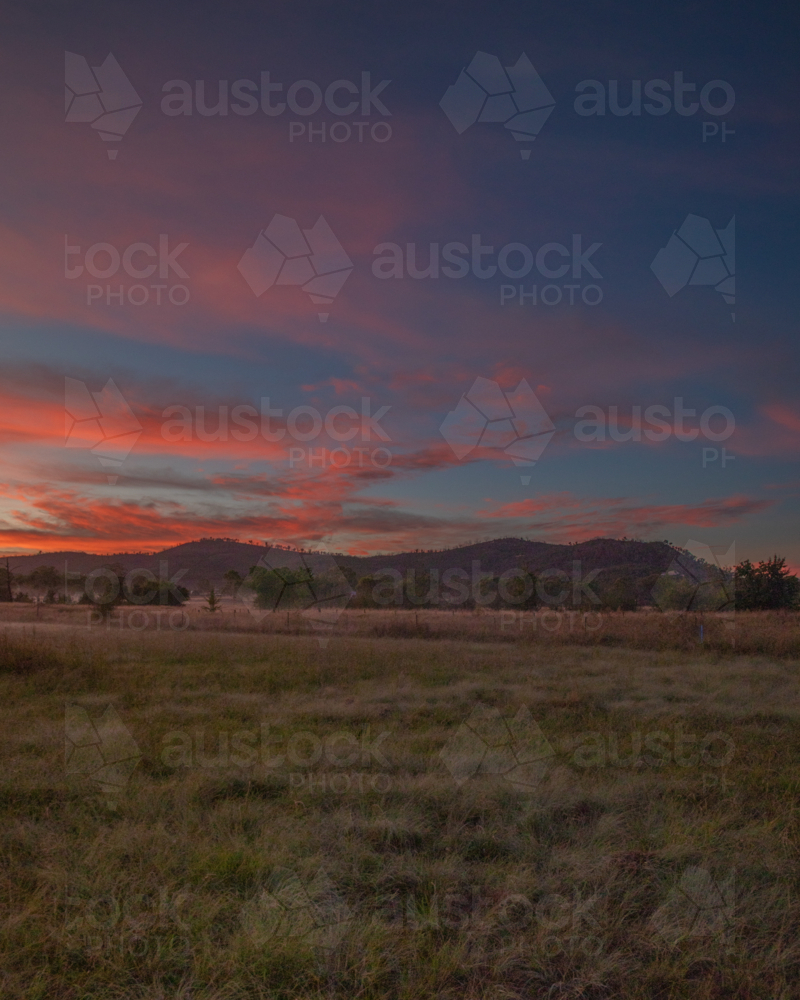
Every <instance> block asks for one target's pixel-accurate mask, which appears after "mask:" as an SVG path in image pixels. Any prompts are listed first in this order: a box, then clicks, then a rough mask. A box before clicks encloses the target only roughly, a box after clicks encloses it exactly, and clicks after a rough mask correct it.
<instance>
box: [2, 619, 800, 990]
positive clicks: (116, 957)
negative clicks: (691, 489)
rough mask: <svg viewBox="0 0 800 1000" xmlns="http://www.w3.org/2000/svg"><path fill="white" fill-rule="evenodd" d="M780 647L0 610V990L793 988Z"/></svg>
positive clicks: (796, 721)
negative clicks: (35, 626) (758, 651)
mask: <svg viewBox="0 0 800 1000" xmlns="http://www.w3.org/2000/svg"><path fill="white" fill-rule="evenodd" d="M799 666H800V663H798V660H797V659H793V658H791V657H784V658H781V659H778V658H770V657H767V656H758V655H749V656H743V655H739V654H738V653H736V654H735V653H729V654H727V655H722V654H720V653H716V652H714V651H713V650H712V651H709V650H708V649H705V650H703V649H698V650H696V651H694V652H680V651H674V650H668V649H664V650H658V649H652V650H648V649H624V648H607V647H604V646H602V645H586V646H581V645H568V644H560V645H559V644H542V645H536V644H533V643H522V642H513V643H512V642H504V641H502V640H501V639H499V638H498V639H496V640H495V641H483V642H477V641H463V640H462V641H459V640H458V639H452V638H451V639H446V638H435V637H433V638H431V637H429V638H426V639H424V640H422V639H413V638H411V639H409V638H402V637H391V636H387V637H385V638H375V637H372V638H370V637H366V636H363V637H362V636H358V635H352V636H339V637H334V638H331V639H330V641H329V642H328V644H327V645H326V646H325V648H320V644H319V643H318V642H317V640H316V639H315V638H313V637H306V636H302V635H301V636H292V635H280V634H269V635H260V634H239V633H234V632H230V633H225V632H217V633H213V632H202V631H193V630H189V631H185V632H176V633H170V632H156V631H143V632H140V633H135V632H130V631H123V630H117V631H95V630H89V631H87V630H86V629H83V630H78V629H74V630H73V629H69V628H65V629H64V628H62V629H56V628H55V627H52V626H51V627H50V629H49V630H48V629H47V627H40V629H39V631H38V632H34V631H33V630H32V628H31V627H27V626H26V627H17V628H16V629H12V628H8V629H7V630H6V631H5V632H4V631H3V630H2V628H0V713H2V725H0V733H1V734H2V744H3V745H2V752H3V762H4V767H3V772H2V782H1V784H0V809H1V810H2V815H1V816H0V837H1V838H2V855H1V856H2V869H1V871H0V878H1V879H2V893H1V895H0V898H2V908H3V912H2V933H3V938H4V942H3V952H4V955H5V958H4V961H3V963H2V969H1V970H0V995H2V996H3V997H4V998H5V997H9V998H14V1000H17V998H23V997H24V998H42V1000H44V998H47V1000H67V998H69V1000H73V998H74V1000H84V998H86V1000H89V998H91V1000H95V998H98V1000H99V998H112V997H113V998H142V1000H159V998H183V1000H190V998H191V1000H223V998H224V1000H228V998H230V1000H233V998H237V1000H239V998H267V997H286V998H289V997H292V998H332V997H348V998H363V1000H373V998H395V997H396V998H403V1000H406V998H408V1000H411V998H414V1000H417V998H419V1000H427V998H432V997H437V998H438V997H448V998H449V997H453V998H456V997H458V998H463V1000H473V998H474V1000H477V998H487V1000H488V998H491V1000H500V998H519V1000H522V998H539V997H541V998H579V997H584V998H592V1000H599V998H609V1000H610V998H626V1000H627V998H630V1000H654V998H664V1000H666V998H673V997H675V998H684V997H686V998H689V997H691V998H693V1000H711V998H722V997H725V998H737V1000H739V998H741V1000H745V998H756V997H757V998H764V1000H792V998H796V997H798V996H800V943H799V942H798V935H797V928H798V926H800V898H799V897H798V887H799V881H800V880H799V879H798V874H799V873H800V866H799V865H798V854H797V845H798V832H800V831H799V830H798V787H799V785H800V781H799V778H800V702H799V701H798V697H797V694H798V667H799Z"/></svg>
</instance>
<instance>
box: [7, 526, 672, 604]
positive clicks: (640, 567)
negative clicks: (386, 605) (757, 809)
mask: <svg viewBox="0 0 800 1000" xmlns="http://www.w3.org/2000/svg"><path fill="white" fill-rule="evenodd" d="M265 551H266V547H265V546H264V545H253V544H248V543H246V542H236V541H233V540H232V539H226V538H203V539H200V540H199V541H196V542H186V543H185V544H183V545H176V546H174V547H173V548H169V549H164V550H163V552H157V553H154V554H145V553H130V552H119V553H115V554H113V555H92V554H90V553H87V552H72V551H64V552H45V553H42V554H40V555H35V556H12V557H10V558H9V567H10V569H11V572H12V573H13V574H15V575H25V574H28V573H30V572H31V571H32V570H34V569H36V568H37V567H39V566H53V567H55V568H56V569H57V570H58V571H59V573H63V572H64V570H65V569H66V570H68V571H69V572H71V573H78V574H81V575H85V574H87V573H90V572H91V571H92V570H95V569H99V568H101V567H103V566H109V565H117V566H121V567H123V568H124V569H125V570H126V571H128V570H131V569H147V570H150V572H152V573H153V574H154V575H155V576H160V575H162V570H164V569H165V570H166V574H167V575H168V576H169V577H170V578H174V577H175V576H176V574H178V573H179V572H180V571H184V572H183V573H181V575H180V578H179V581H178V582H180V583H181V584H182V585H183V586H185V587H188V588H189V589H190V590H198V589H204V588H205V587H207V586H208V585H209V584H213V585H214V586H217V587H219V586H221V583H222V578H223V576H224V574H225V573H226V572H227V571H228V570H231V569H233V570H236V571H237V572H238V573H239V574H240V575H241V576H246V575H247V574H248V572H249V570H250V567H251V566H254V565H255V564H256V563H257V562H258V560H259V559H260V558H261V557H262V556H263V555H264V553H265ZM273 556H274V552H273ZM674 557H675V550H674V549H673V548H672V547H671V546H670V545H669V544H667V543H666V542H637V541H628V540H619V539H613V538H594V539H592V540H591V541H588V542H580V543H578V544H575V545H552V544H550V543H549V542H531V541H527V540H526V539H524V538H496V539H494V540H492V541H487V542H478V543H476V544H473V545H462V546H459V547H458V548H453V549H446V550H443V551H419V552H400V553H396V554H393V555H381V556H348V555H341V554H336V555H335V559H336V561H337V563H338V564H339V565H340V566H342V567H343V568H345V569H349V570H352V573H354V574H355V576H356V577H357V578H361V577H364V576H370V575H374V574H376V573H378V572H379V571H380V570H384V569H388V568H391V569H396V570H399V571H400V572H401V573H402V574H403V575H405V573H406V571H407V570H409V569H413V570H415V571H416V573H421V572H424V571H426V570H438V571H439V573H440V574H441V573H443V572H444V571H445V570H447V569H455V568H458V569H462V570H465V571H466V572H467V573H469V574H470V575H471V574H472V568H473V563H476V562H477V563H479V564H480V567H479V569H480V572H483V573H491V574H493V575H496V576H499V575H500V574H501V573H503V572H504V571H506V570H509V569H514V568H517V567H519V568H523V569H527V570H529V571H530V572H532V573H533V574H534V575H535V576H538V575H539V574H541V573H543V572H544V571H545V570H560V571H563V572H565V573H567V574H569V575H570V576H572V574H573V564H574V563H576V562H579V563H580V573H581V575H582V576H583V577H585V576H586V575H587V574H589V573H591V572H592V571H594V570H599V574H598V576H597V577H596V578H595V579H597V581H598V585H604V584H606V583H608V582H611V581H612V580H624V581H628V582H629V584H630V585H632V586H633V588H634V589H635V590H636V592H637V595H638V599H639V603H643V602H645V601H646V593H647V592H648V591H649V589H650V587H651V586H652V583H653V581H654V579H655V578H656V577H657V576H658V574H660V573H663V572H664V570H666V569H667V567H668V566H669V564H670V562H671V561H672V560H673V559H674ZM272 561H273V560H272V559H271V560H270V562H272ZM279 562H280V560H279V559H275V563H277V564H279ZM275 563H273V564H275ZM162 564H166V565H165V566H162ZM3 565H4V562H3Z"/></svg>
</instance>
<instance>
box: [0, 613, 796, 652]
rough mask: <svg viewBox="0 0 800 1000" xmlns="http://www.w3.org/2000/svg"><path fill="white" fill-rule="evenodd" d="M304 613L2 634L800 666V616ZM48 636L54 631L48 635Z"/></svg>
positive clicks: (28, 620) (20, 618)
mask: <svg viewBox="0 0 800 1000" xmlns="http://www.w3.org/2000/svg"><path fill="white" fill-rule="evenodd" d="M315 619H316V616H315V615H314V614H313V613H312V614H307V615H304V614H302V613H300V612H299V611H289V612H284V611H281V612H275V613H268V612H261V613H258V614H257V615H254V614H252V613H251V612H250V611H249V610H248V609H247V608H246V607H244V606H242V605H240V604H237V603H236V602H234V601H231V600H228V601H223V603H222V607H221V609H220V610H219V611H217V612H214V613H211V612H209V611H208V610H206V609H205V608H203V607H199V606H198V603H197V601H196V600H193V601H192V602H191V603H190V604H187V605H185V606H184V607H178V608H173V607H158V606H154V605H146V606H142V607H132V606H130V605H121V606H119V607H115V608H114V609H113V610H112V611H111V613H110V615H109V616H108V617H106V618H104V617H103V616H102V615H101V613H100V611H99V610H98V609H97V608H96V607H87V606H86V605H60V604H38V605H36V604H0V626H2V625H4V624H7V625H13V626H15V627H17V626H21V625H31V626H37V627H40V628H41V627H43V626H47V625H62V626H63V625H69V626H70V627H71V628H73V629H75V630H80V631H82V632H86V633H88V634H93V635H105V636H106V637H109V638H110V637H111V636H112V635H115V634H117V633H120V632H132V633H137V632H166V633H183V632H187V633H190V632H197V631H201V632H246V633H256V634H261V635H294V636H316V637H317V638H318V639H325V638H326V637H330V638H357V637H363V638H377V639H381V638H391V639H433V640H455V641H459V640H469V641H473V642H489V643H514V644H523V645H535V646H538V645H548V646H549V645H568V646H575V645H579V646H610V647H624V648H626V649H651V650H668V649H673V650H681V651H683V652H701V651H702V650H704V649H705V650H706V651H709V652H717V653H721V654H736V653H739V654H755V655H768V656H778V657H784V656H789V657H794V658H800V612H791V611H788V612H784V611H739V612H736V613H735V614H733V613H711V612H705V613H699V612H698V613H694V612H688V613H676V612H673V613H669V612H668V613H662V612H660V611H648V610H638V611H635V612H619V611H590V612H584V611H569V610H566V611H562V610H544V611H542V610H539V611H536V612H533V611H524V612H522V611H513V610H504V611H498V610H492V609H486V608H481V609H477V610H475V611H465V610H457V611H440V610H431V609H426V608H420V609H419V610H409V609H394V608H390V609H386V610H374V609H369V610H356V609H349V608H348V609H345V610H343V611H342V612H341V613H340V614H339V615H338V619H337V621H336V623H335V624H334V625H332V626H330V627H327V626H325V625H324V623H322V622H321V621H316V620H315ZM45 630H46V629H45Z"/></svg>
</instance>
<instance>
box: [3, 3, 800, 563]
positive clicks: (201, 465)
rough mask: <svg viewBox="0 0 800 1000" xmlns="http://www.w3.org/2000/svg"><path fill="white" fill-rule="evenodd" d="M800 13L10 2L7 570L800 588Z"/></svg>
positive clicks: (653, 7)
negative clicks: (183, 564) (581, 559)
mask: <svg viewBox="0 0 800 1000" xmlns="http://www.w3.org/2000/svg"><path fill="white" fill-rule="evenodd" d="M796 17H797V15H796V13H795V12H794V11H793V8H792V5H790V4H768V5H766V6H765V5H764V4H759V5H756V4H754V3H742V4H736V5H730V4H723V3H715V2H710V3H708V2H707V3H682V2H674V0H673V2H669V3H666V2H661V3H655V4H648V5H644V4H640V3H632V2H631V3H627V2H609V3H603V4H597V3H594V2H593V3H587V2H577V3H572V4H569V5H565V4H563V3H556V2H549V0H548V2H543V3H537V4H535V5H532V4H530V3H516V2H507V3H498V4H494V5H488V4H486V3H483V2H481V3H478V2H473V3H470V2H459V3H455V2H447V0H443V2H438V3H436V4H421V3H410V4H387V3H375V2H370V3H363V4H362V3H348V2H346V0H337V2H335V3H333V2H331V3H304V2H302V0H300V2H298V0H294V2H291V3H288V2H287V3H283V2H270V3H263V2H261V3H250V2H238V3H237V2H233V3H231V4H227V5H223V4H216V3H215V4H211V3H206V2H193V3H192V4H184V3H175V4H170V5H164V4H158V5H157V4H154V3H149V2H143V3H138V4H136V5H132V4H127V3H116V2H107V0H106V2H103V3H102V4H100V3H97V4H90V3H80V2H78V3H70V4H63V3H37V2H33V3H24V4H23V3H18V4H12V5H9V6H7V7H6V8H5V11H4V13H3V14H2V21H3V31H2V39H3V40H2V43H0V44H1V45H2V49H3V52H2V67H3V68H2V70H0V72H2V74H3V76H4V77H5V81H4V86H3V95H4V96H3V100H2V102H0V115H2V129H3V135H4V142H3V144H2V148H0V158H1V159H2V165H3V176H4V184H3V185H2V190H0V199H2V221H1V222H0V224H2V240H1V241H0V246H2V250H1V251H0V252H1V253H2V267H0V313H1V315H0V324H1V329H2V332H1V333H0V343H2V365H1V366H0V393H2V396H3V399H2V407H0V414H2V416H0V461H2V482H1V484H0V550H2V554H9V555H11V554H25V553H37V552H40V551H42V552H48V551H58V550H64V549H71V550H74V549H79V550H84V551H89V552H96V553H106V552H109V553H110V552H121V551H144V550H146V551H155V550H157V549H162V548H166V547H170V546H173V545H177V544H180V543H181V542H186V541H190V540H192V539H197V538H201V537H208V536H215V537H229V538H238V539H240V540H242V541H247V540H250V539H254V540H258V541H267V542H273V543H275V542H277V543H282V544H289V545H294V546H301V547H311V548H316V549H324V550H328V551H342V552H348V553H351V554H359V555H364V554H371V553H378V552H393V551H402V550H408V549H416V548H443V547H448V546H454V545H458V544H462V543H465V542H469V541H475V540H478V539H488V538H493V537H500V536H507V535H514V536H522V537H526V538H530V539H533V540H538V541H546V542H558V543H565V542H576V541H582V540H586V539H590V538H594V537H598V536H603V537H615V538H622V537H628V538H636V539H642V540H669V541H671V542H672V543H674V544H677V545H682V546H685V545H686V544H687V543H688V542H689V541H698V542H702V543H705V544H708V545H710V546H712V548H713V550H714V551H718V552H720V553H735V559H736V560H737V561H739V560H741V559H744V558H750V559H753V560H757V559H765V558H768V557H769V556H771V555H772V554H773V553H779V554H781V555H784V556H786V557H787V559H788V561H789V563H790V564H791V565H792V566H793V567H794V568H795V569H797V568H800V535H799V533H798V530H797V529H798V507H799V504H798V498H799V497H800V470H799V469H798V458H799V457H800V399H799V398H798V390H797V386H798V367H799V366H798V356H799V354H800V351H799V350H798V337H797V318H796V317H797V315H798V295H799V289H800V283H798V280H797V267H798V248H797V232H798V228H797V221H798V219H797V201H798V197H797V177H798V163H797V160H798V155H797V139H796V136H797V117H798V110H797V101H796V99H795V95H796V93H797V86H798V83H797V69H796V67H797V51H796V50H797V43H796V39H797V23H796ZM65 53H66V54H67V55H65ZM65 84H66V93H65ZM63 93H65V97H64V98H63V99H62V94H63ZM736 284H738V286H739V287H738V288H737V287H735V286H736ZM515 459H516V460H515ZM732 545H733V546H734V549H733V550H732V549H731V546H732Z"/></svg>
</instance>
